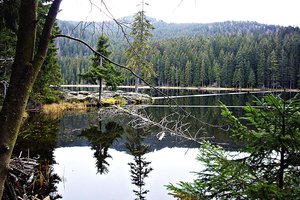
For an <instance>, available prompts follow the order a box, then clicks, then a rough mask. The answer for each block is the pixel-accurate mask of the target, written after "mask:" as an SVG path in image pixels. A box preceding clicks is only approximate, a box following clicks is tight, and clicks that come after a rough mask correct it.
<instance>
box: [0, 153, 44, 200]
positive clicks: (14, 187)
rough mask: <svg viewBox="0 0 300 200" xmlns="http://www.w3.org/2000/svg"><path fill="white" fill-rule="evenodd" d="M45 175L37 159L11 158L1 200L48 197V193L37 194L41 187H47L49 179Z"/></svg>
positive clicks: (41, 198)
mask: <svg viewBox="0 0 300 200" xmlns="http://www.w3.org/2000/svg"><path fill="white" fill-rule="evenodd" d="M49 173H50V172H49ZM48 175H50V174H48ZM45 177H46V176H45V172H43V171H42V170H41V165H40V163H38V161H37V160H35V159H32V158H20V157H16V158H13V159H11V162H10V165H9V172H8V175H7V180H6V182H5V191H4V195H3V198H2V200H47V199H50V196H49V195H50V194H47V195H40V194H37V193H38V191H41V190H43V187H49V179H48V180H47V179H46V178H45Z"/></svg>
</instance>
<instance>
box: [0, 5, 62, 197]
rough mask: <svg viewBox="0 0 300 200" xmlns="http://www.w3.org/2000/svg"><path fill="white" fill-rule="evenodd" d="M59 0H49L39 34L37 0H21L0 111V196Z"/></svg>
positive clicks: (45, 52) (42, 59)
mask: <svg viewBox="0 0 300 200" xmlns="http://www.w3.org/2000/svg"><path fill="white" fill-rule="evenodd" d="M61 1H62V0H53V1H52V3H51V7H50V9H49V12H48V15H47V17H46V20H45V23H44V24H43V31H42V34H41V37H40V38H37V37H36V30H37V26H38V23H39V21H38V20H37V8H38V0H22V1H21V5H20V9H19V16H20V17H19V19H20V20H19V27H18V35H17V45H16V52H15V59H14V63H13V65H12V75H11V78H10V82H9V88H8V91H7V94H6V98H5V100H4V103H3V108H2V110H1V113H0V121H1V124H0V199H1V198H2V194H3V189H4V183H5V180H6V175H7V171H8V165H9V161H10V157H11V154H12V150H13V148H14V145H15V142H16V139H17V135H18V132H19V128H20V125H21V121H22V116H23V113H24V111H25V107H26V105H27V101H28V98H29V94H30V91H31V90H32V86H33V84H34V82H35V79H36V77H37V75H38V73H39V71H40V69H41V66H42V64H43V62H44V60H45V57H46V54H47V50H48V45H49V42H50V40H51V32H52V28H53V26H54V23H55V19H56V15H57V13H58V10H59V6H60V3H61ZM35 46H37V49H35Z"/></svg>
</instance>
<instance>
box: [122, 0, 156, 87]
mask: <svg viewBox="0 0 300 200" xmlns="http://www.w3.org/2000/svg"><path fill="white" fill-rule="evenodd" d="M142 4H143V5H142V6H143V7H144V2H142ZM153 29H154V27H153V25H152V24H151V23H150V21H149V20H148V19H147V18H146V16H145V11H144V9H142V11H139V12H138V13H136V14H135V16H134V20H133V22H132V24H131V32H130V35H131V36H132V37H133V42H132V44H131V45H130V47H129V49H128V50H127V55H126V56H127V66H128V67H129V68H130V69H132V70H134V72H135V73H136V74H137V75H138V76H143V77H144V78H150V77H152V76H153V75H154V74H155V73H154V71H153V66H152V64H151V63H150V62H148V60H147V57H148V56H149V52H150V50H151V46H150V45H149V39H150V37H152V33H151V30H153ZM139 84H140V79H139V78H137V77H136V78H135V92H138V85H139Z"/></svg>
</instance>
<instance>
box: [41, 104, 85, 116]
mask: <svg viewBox="0 0 300 200" xmlns="http://www.w3.org/2000/svg"><path fill="white" fill-rule="evenodd" d="M68 110H87V103H85V102H59V103H52V104H45V105H43V110H42V112H43V113H45V114H58V113H62V112H63V111H68Z"/></svg>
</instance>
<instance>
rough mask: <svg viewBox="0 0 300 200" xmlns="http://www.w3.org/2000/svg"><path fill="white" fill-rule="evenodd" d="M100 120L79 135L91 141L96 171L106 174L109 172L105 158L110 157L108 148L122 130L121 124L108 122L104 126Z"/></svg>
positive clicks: (119, 135)
mask: <svg viewBox="0 0 300 200" xmlns="http://www.w3.org/2000/svg"><path fill="white" fill-rule="evenodd" d="M103 126H104V125H103V124H102V121H99V124H98V125H92V126H91V127H90V128H88V129H85V130H83V131H82V132H81V135H80V136H84V137H86V138H87V139H88V140H89V141H90V143H91V149H92V150H95V153H94V157H95V158H96V167H97V173H99V174H107V173H108V172H109V169H108V166H109V163H108V161H107V158H112V157H111V155H109V153H108V148H109V147H110V146H111V145H112V144H113V142H114V141H115V140H116V139H117V138H119V137H121V135H122V133H123V132H124V130H123V128H122V126H120V125H118V124H117V123H116V122H108V123H107V124H106V125H105V126H104V127H103Z"/></svg>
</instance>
